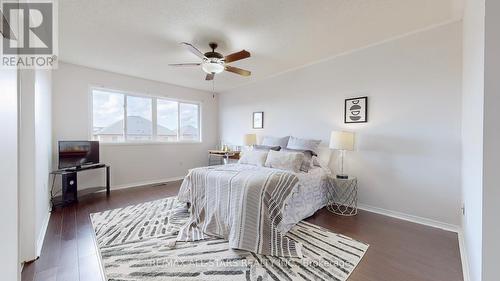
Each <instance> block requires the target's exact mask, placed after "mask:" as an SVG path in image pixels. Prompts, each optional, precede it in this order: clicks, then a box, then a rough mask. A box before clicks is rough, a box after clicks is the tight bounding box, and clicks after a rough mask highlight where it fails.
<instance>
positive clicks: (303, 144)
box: [286, 137, 321, 156]
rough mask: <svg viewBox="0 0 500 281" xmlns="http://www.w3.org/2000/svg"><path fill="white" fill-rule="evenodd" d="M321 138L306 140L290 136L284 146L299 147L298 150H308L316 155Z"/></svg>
mask: <svg viewBox="0 0 500 281" xmlns="http://www.w3.org/2000/svg"><path fill="white" fill-rule="evenodd" d="M320 143H321V140H308V139H299V138H296V137H290V139H289V140H288V144H287V146H286V148H289V149H299V150H310V151H312V153H313V155H314V156H317V155H318V147H319V144H320Z"/></svg>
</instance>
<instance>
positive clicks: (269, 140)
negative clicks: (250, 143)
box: [261, 136, 290, 148]
mask: <svg viewBox="0 0 500 281" xmlns="http://www.w3.org/2000/svg"><path fill="white" fill-rule="evenodd" d="M289 138H290V137H283V138H275V137H269V136H265V137H264V138H263V139H262V142H261V145H267V146H279V147H281V148H285V147H286V145H287V144H288V139H289Z"/></svg>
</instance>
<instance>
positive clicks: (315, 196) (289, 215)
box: [278, 167, 330, 233]
mask: <svg viewBox="0 0 500 281" xmlns="http://www.w3.org/2000/svg"><path fill="white" fill-rule="evenodd" d="M329 174H330V171H329V170H328V169H327V168H322V167H314V168H312V169H310V170H309V172H308V173H304V172H300V173H296V175H297V177H298V178H299V185H298V190H296V191H295V192H294V194H293V195H292V196H291V197H290V199H289V200H288V202H287V203H286V204H285V209H284V211H283V220H282V222H281V225H279V226H278V229H279V231H281V232H283V233H286V232H288V230H290V228H292V227H293V226H294V225H295V224H296V223H298V222H299V221H301V220H303V219H305V218H307V217H309V216H312V215H313V214H314V213H315V212H316V211H317V210H319V209H321V208H323V207H324V206H325V205H326V203H327V176H328V175H329Z"/></svg>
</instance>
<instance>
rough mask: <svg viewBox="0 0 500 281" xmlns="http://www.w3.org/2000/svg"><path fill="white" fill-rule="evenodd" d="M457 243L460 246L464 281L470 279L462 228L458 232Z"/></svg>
mask: <svg viewBox="0 0 500 281" xmlns="http://www.w3.org/2000/svg"><path fill="white" fill-rule="evenodd" d="M458 245H459V247H460V260H461V261H462V272H463V274H464V281H470V271H469V258H468V256H467V248H466V247H465V237H464V232H463V230H460V231H459V232H458Z"/></svg>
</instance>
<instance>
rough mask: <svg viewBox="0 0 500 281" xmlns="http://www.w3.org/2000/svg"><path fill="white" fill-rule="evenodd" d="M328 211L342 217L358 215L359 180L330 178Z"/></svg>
mask: <svg viewBox="0 0 500 281" xmlns="http://www.w3.org/2000/svg"><path fill="white" fill-rule="evenodd" d="M327 209H328V211H330V212H332V213H334V214H337V215H341V216H354V215H356V214H357V213H358V179H357V178H348V179H338V178H335V177H330V180H329V187H328V204H327Z"/></svg>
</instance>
